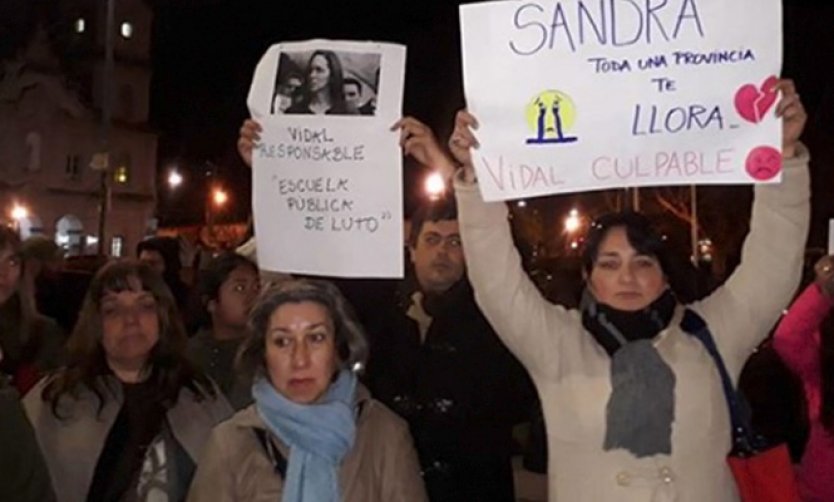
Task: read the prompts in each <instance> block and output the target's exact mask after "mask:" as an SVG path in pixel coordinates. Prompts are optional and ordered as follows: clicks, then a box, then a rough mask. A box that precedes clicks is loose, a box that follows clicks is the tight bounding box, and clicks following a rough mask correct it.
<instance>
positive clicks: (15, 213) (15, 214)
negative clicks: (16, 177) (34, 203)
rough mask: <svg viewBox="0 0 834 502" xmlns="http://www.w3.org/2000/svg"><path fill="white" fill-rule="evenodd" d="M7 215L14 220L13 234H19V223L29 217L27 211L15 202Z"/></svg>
mask: <svg viewBox="0 0 834 502" xmlns="http://www.w3.org/2000/svg"><path fill="white" fill-rule="evenodd" d="M9 214H10V215H11V217H12V220H14V230H15V232H20V223H21V222H22V221H23V220H25V219H26V218H27V217H28V216H29V210H28V209H26V207H24V206H21V205H20V204H18V203H17V202H15V203H14V206H12V210H11V212H10V213H9Z"/></svg>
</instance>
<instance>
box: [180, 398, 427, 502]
mask: <svg viewBox="0 0 834 502" xmlns="http://www.w3.org/2000/svg"><path fill="white" fill-rule="evenodd" d="M357 394H358V396H357V400H358V401H359V403H361V412H360V415H359V418H358V422H357V428H356V442H355V443H354V446H353V448H352V449H351V451H350V452H349V453H348V455H347V456H346V457H345V459H344V460H343V462H342V466H341V469H340V472H339V485H340V490H341V496H342V500H343V501H344V502H412V501H414V502H422V501H425V500H427V498H426V492H425V488H424V487H423V480H422V478H421V477H420V465H419V463H418V461H417V454H416V452H415V450H414V446H413V444H412V441H411V435H410V434H409V432H408V425H407V424H406V423H405V422H404V421H403V420H402V419H401V418H399V417H398V416H396V415H395V414H394V413H393V412H392V411H391V410H389V409H388V408H386V407H385V405H383V404H382V403H380V402H379V401H376V400H374V399H371V398H370V395H369V394H368V391H367V390H365V389H364V388H363V387H361V386H360V387H358V388H357ZM253 429H263V430H266V426H265V425H264V423H263V421H262V420H261V418H260V416H259V415H258V412H257V411H256V409H255V405H252V406H249V407H248V408H244V409H243V410H241V411H239V412H238V413H237V414H236V415H235V416H234V417H232V418H231V419H230V420H227V421H226V422H223V423H222V424H220V425H218V426H217V427H216V428H215V429H214V431H213V432H212V434H211V437H210V438H209V441H208V444H207V445H206V450H205V452H204V454H203V457H202V458H201V459H200V463H199V465H198V467H197V473H196V474H195V475H194V481H193V482H192V484H191V492H190V493H189V494H188V501H189V502H232V501H240V502H242V501H247V502H250V501H251V502H256V501H257V502H276V501H280V500H281V495H282V485H283V482H282V479H281V477H280V476H279V475H278V474H276V473H275V471H274V469H273V466H272V464H271V463H270V460H269V457H267V454H266V453H265V451H264V449H263V446H262V445H261V443H260V442H259V441H258V439H257V437H256V436H255V433H254V432H253ZM273 441H274V442H275V444H276V445H277V446H278V449H279V450H280V451H281V453H282V454H283V455H284V458H286V459H288V460H289V449H288V448H287V446H286V445H283V444H281V443H280V441H279V440H278V439H277V438H274V437H273Z"/></svg>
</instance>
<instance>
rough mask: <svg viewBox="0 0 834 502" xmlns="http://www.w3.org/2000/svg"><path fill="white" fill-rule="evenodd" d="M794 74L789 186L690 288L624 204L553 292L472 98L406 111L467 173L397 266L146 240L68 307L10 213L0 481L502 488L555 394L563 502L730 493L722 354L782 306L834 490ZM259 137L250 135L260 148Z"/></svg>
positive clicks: (188, 492) (79, 492)
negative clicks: (205, 251)
mask: <svg viewBox="0 0 834 502" xmlns="http://www.w3.org/2000/svg"><path fill="white" fill-rule="evenodd" d="M316 65H319V66H322V65H324V66H326V68H325V70H326V73H328V74H333V73H334V72H336V73H338V72H337V71H336V70H338V67H337V66H334V63H333V61H330V60H329V59H328V58H327V55H326V54H324V53H322V54H318V53H317V54H314V55H313V56H312V57H311V58H310V75H309V84H307V85H309V86H311V91H317V92H318V91H321V96H320V98H322V99H319V100H318V101H315V100H312V101H308V100H299V101H297V102H293V103H290V104H289V105H288V107H287V109H290V108H291V107H306V108H307V109H308V110H310V112H312V113H327V111H326V110H325V108H321V106H324V105H327V108H328V109H331V110H332V109H333V107H334V106H336V107H344V106H348V105H347V104H346V103H345V102H344V97H345V93H346V91H345V89H346V87H343V86H342V85H347V84H348V83H347V81H344V82H340V87H339V88H338V90H337V91H334V90H333V89H329V90H328V87H327V85H331V84H323V85H320V86H318V87H316V85H318V84H316V82H318V80H317V78H319V77H321V75H318V74H316V75H314V74H313V72H314V70H315V68H314V67H315V66H316ZM315 71H318V70H315ZM319 73H321V72H319ZM325 77H326V75H325ZM322 78H323V80H322V82H326V81H327V78H324V77H322ZM305 80H307V79H302V78H299V79H298V84H299V85H301V84H302V82H304V81H305ZM337 80H341V75H338V79H337ZM314 87H315V89H314ZM778 90H779V91H780V92H781V100H780V102H779V104H778V106H777V109H776V113H777V115H778V116H780V117H781V118H782V122H783V145H782V152H783V157H784V158H783V163H784V177H783V182H782V183H781V184H776V185H759V186H756V188H755V199H754V204H753V209H752V215H751V220H750V232H749V235H748V236H747V239H746V241H745V243H744V247H743V249H742V259H741V263H740V265H739V266H738V268H737V269H736V270H735V271H734V272H733V274H732V275H731V276H730V278H729V279H728V280H727V281H726V282H725V284H724V285H723V286H721V287H719V288H718V289H716V290H715V291H714V292H713V293H711V294H710V295H709V296H707V297H705V298H703V299H700V300H698V301H695V302H693V303H689V304H683V303H682V302H681V301H679V300H678V297H677V296H676V292H675V284H674V282H673V281H671V280H670V278H671V277H673V276H674V270H673V268H674V267H675V265H674V263H675V260H674V259H673V257H672V256H671V255H670V251H669V250H668V249H667V247H666V243H665V241H664V239H663V238H662V236H661V235H660V234H659V233H658V232H657V230H656V229H655V226H654V224H653V222H652V221H651V219H650V218H648V217H646V216H644V215H641V214H639V213H633V212H624V213H615V214H609V215H605V216H603V217H601V218H599V219H597V220H596V222H595V223H594V225H593V227H592V229H591V230H590V232H589V234H588V236H587V238H586V241H585V244H584V250H583V255H582V268H583V270H582V271H583V277H584V281H585V284H584V290H583V293H582V298H581V300H580V301H579V308H577V309H570V308H566V307H563V306H560V305H557V304H553V303H550V302H549V301H547V300H546V299H545V298H544V297H543V296H542V294H541V293H540V292H539V290H538V289H537V288H536V286H535V285H534V284H533V282H532V281H531V280H530V278H529V277H528V275H527V274H526V273H525V271H524V270H523V268H522V266H521V260H520V257H519V253H518V251H517V249H516V247H515V244H514V243H513V239H512V236H511V230H510V223H509V221H508V217H507V216H508V213H507V207H506V205H505V204H503V203H485V202H484V201H483V200H482V198H481V197H480V194H479V192H478V184H477V176H476V173H475V170H474V167H473V164H472V158H471V151H472V150H473V149H476V148H477V147H478V142H477V119H476V117H474V116H472V115H471V114H469V113H468V112H466V111H465V110H464V111H461V112H459V113H458V115H457V117H456V119H455V129H454V132H453V133H452V135H451V137H450V139H449V142H448V147H444V146H442V145H441V142H440V141H438V139H437V138H436V137H435V135H434V134H433V133H432V131H431V130H430V129H429V128H428V127H427V126H426V125H424V124H423V123H421V122H420V121H418V120H416V119H414V118H411V117H406V118H404V119H402V120H400V121H399V122H398V123H396V124H394V126H393V128H394V129H396V130H399V131H400V135H401V145H402V148H403V152H404V154H405V155H408V156H411V157H413V159H414V160H415V161H416V162H417V163H419V164H422V165H425V166H431V167H432V168H434V169H436V170H438V171H439V172H440V173H442V174H443V175H444V176H445V177H446V179H447V180H449V181H450V182H451V184H452V185H453V186H454V196H453V197H447V198H445V199H442V200H440V201H437V202H432V203H430V204H428V205H426V206H425V207H423V208H420V209H419V210H418V211H417V212H416V213H415V214H414V215H412V218H411V233H410V235H409V238H408V242H407V248H408V256H409V258H410V260H409V261H410V266H409V267H408V269H409V273H408V276H407V277H406V278H405V279H404V280H402V281H397V282H392V283H384V284H376V283H372V282H363V281H333V282H329V281H324V280H320V279H314V278H309V277H308V278H305V277H292V278H290V277H287V278H281V280H278V281H271V282H268V283H267V281H262V280H261V271H259V269H258V266H257V263H256V262H255V261H253V260H251V259H250V258H247V257H246V256H243V255H242V254H238V253H235V252H224V253H221V254H218V255H217V256H215V257H213V258H212V259H211V260H210V261H209V262H208V263H206V264H204V265H203V266H202V267H201V269H200V270H199V272H198V273H197V274H196V278H195V280H194V281H193V283H191V284H187V283H186V281H184V280H183V276H182V274H181V270H180V269H181V265H180V261H179V257H178V248H177V247H176V240H172V239H165V238H153V239H149V240H148V241H144V242H142V243H141V244H140V245H139V246H138V248H137V250H136V255H137V256H136V258H135V259H125V260H116V261H111V262H108V263H106V264H103V266H101V267H100V268H99V269H98V270H97V271H96V272H95V274H94V276H93V277H92V280H91V281H90V282H89V285H88V286H87V287H86V292H85V296H84V299H83V303H82V304H81V305H80V310H79V311H78V315H77V319H74V320H73V321H72V322H69V323H67V322H64V323H62V324H59V323H58V322H56V321H55V320H53V319H51V318H50V317H49V315H48V313H49V307H50V304H51V302H52V303H54V302H55V301H56V300H54V298H55V297H54V296H53V300H48V301H41V302H39V301H38V298H39V295H38V294H37V292H36V291H35V290H36V289H38V281H37V276H38V275H39V274H40V272H41V271H42V270H44V269H47V268H48V263H49V262H50V260H51V259H52V257H54V256H55V254H56V251H57V250H56V249H53V248H49V246H46V247H47V248H48V249H47V250H46V251H44V250H43V249H44V244H43V243H40V244H39V245H38V246H31V247H32V248H33V249H39V250H40V251H38V252H37V253H34V252H29V253H27V251H26V243H24V242H21V240H20V239H19V237H18V235H17V233H16V232H14V231H12V230H11V229H8V228H6V227H0V349H2V352H0V354H1V356H2V360H0V369H2V382H0V384H1V385H2V388H0V406H2V409H1V410H0V438H2V444H3V448H2V453H0V477H2V482H0V500H21V501H28V500H32V501H35V500H37V501H49V500H60V501H64V500H66V501H84V500H87V501H122V500H128V501H133V500H141V501H149V500H162V501H175V500H189V501H236V500H279V499H280V500H284V501H317V502H318V501H331V500H332V501H335V500H345V501H386V502H387V501H423V500H431V501H433V502H436V501H473V502H478V501H496V502H499V501H509V500H514V497H515V490H514V479H513V466H512V457H513V455H515V454H517V453H518V451H519V445H518V440H517V438H516V437H515V435H514V431H517V430H518V428H517V426H518V425H519V424H522V423H525V422H529V421H530V418H531V416H533V415H535V410H536V409H537V407H540V408H541V410H542V412H543V415H544V422H545V425H546V434H543V435H542V436H543V437H546V446H547V452H548V466H547V476H548V493H549V498H550V500H558V501H585V500H593V501H615V500H616V501H623V500H626V501H628V500H634V501H647V500H651V501H680V502H690V501H691V502H695V501H698V502H701V501H705V500H709V501H716V502H724V501H726V502H730V501H736V500H739V495H738V488H737V486H736V482H735V481H734V478H733V475H732V473H731V470H730V468H729V467H728V465H727V463H726V457H727V455H728V453H729V452H730V451H731V449H732V447H733V444H732V437H733V435H732V431H731V418H730V414H729V411H728V404H727V400H726V399H725V389H724V387H723V384H722V379H721V371H720V370H719V361H720V367H726V373H727V374H728V375H729V377H730V379H731V380H732V381H733V382H737V381H738V379H739V375H740V373H741V371H742V368H743V366H744V364H745V361H746V360H747V359H748V357H749V356H750V354H751V353H753V351H754V349H755V348H756V347H757V346H758V345H760V344H761V343H762V341H763V340H765V339H766V338H767V337H768V335H769V333H770V332H771V330H772V329H773V327H774V326H775V325H776V324H777V323H778V328H777V329H776V331H775V335H774V337H773V341H772V343H773V347H774V348H775V350H776V352H777V353H778V354H779V355H780V356H781V357H782V358H783V360H784V361H785V363H786V364H787V366H788V367H789V368H790V369H791V370H792V371H793V372H795V373H796V375H797V376H798V377H799V378H800V379H801V381H802V388H803V389H804V392H805V398H806V402H807V412H808V418H809V423H810V436H809V439H808V442H807V446H806V447H805V448H804V454H803V455H802V457H801V461H800V462H799V463H798V464H797V466H796V469H797V479H798V490H799V492H800V493H801V497H802V500H807V501H826V500H829V501H830V500H834V476H832V474H831V469H832V467H834V322H832V321H831V320H832V319H834V317H832V316H830V315H829V314H830V311H831V307H832V305H834V257H825V258H823V259H822V260H821V261H820V262H819V263H818V264H817V267H816V276H815V277H816V278H815V281H814V282H813V283H812V284H811V285H809V286H808V287H807V289H805V290H804V292H803V293H802V294H801V295H800V296H799V297H798V298H797V299H796V302H795V303H794V305H793V306H791V307H790V309H789V311H788V312H787V315H785V316H784V317H783V318H782V319H781V321H779V318H780V315H781V314H782V312H783V309H785V308H786V307H787V306H788V305H789V304H790V302H791V300H792V298H793V296H794V294H795V293H796V290H797V287H798V285H799V283H800V274H801V272H802V267H803V255H804V244H805V240H806V237H807V235H806V234H807V232H808V222H809V198H810V193H809V174H808V160H809V153H808V152H807V150H806V149H805V148H804V147H803V146H802V144H801V143H800V142H799V136H800V134H801V132H802V130H803V127H804V123H805V117H806V115H805V112H804V110H803V108H802V104H801V102H800V100H799V96H798V94H797V93H796V90H795V89H794V87H793V84H792V83H791V82H790V81H780V82H779V84H778ZM328 92H329V93H330V94H327V93H328ZM337 95H338V96H337ZM334 96H336V98H334ZM325 98H326V99H325ZM282 106H283V105H282ZM314 108H315V109H318V110H319V111H315V110H314ZM299 109H300V108H299ZM322 110H325V111H322ZM260 131H261V126H260V125H259V124H258V123H256V122H255V121H253V120H247V121H245V122H244V124H243V126H242V127H241V130H240V138H239V141H238V149H239V151H240V153H241V156H242V157H243V158H244V160H245V161H246V162H247V163H248V164H249V165H250V166H251V164H252V150H253V148H255V147H256V146H257V143H258V140H259V133H260ZM256 242H257V241H256ZM692 319H695V320H696V323H697V326H699V329H698V331H699V333H697V334H696V333H694V331H693V330H692V329H690V324H691V321H692ZM687 320H689V321H687ZM62 326H63V328H62ZM65 332H67V333H69V334H68V336H66V335H65ZM704 336H706V337H707V339H709V340H712V344H713V345H714V350H712V351H711V349H710V346H709V345H708V344H707V343H705V342H703V341H702V340H703V337H704Z"/></svg>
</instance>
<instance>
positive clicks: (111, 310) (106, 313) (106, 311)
mask: <svg viewBox="0 0 834 502" xmlns="http://www.w3.org/2000/svg"><path fill="white" fill-rule="evenodd" d="M118 312H119V309H117V308H116V307H113V306H106V307H102V308H101V316H102V317H113V316H115V315H116V314H117V313H118Z"/></svg>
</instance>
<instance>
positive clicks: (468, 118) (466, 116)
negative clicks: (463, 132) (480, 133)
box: [455, 109, 478, 130]
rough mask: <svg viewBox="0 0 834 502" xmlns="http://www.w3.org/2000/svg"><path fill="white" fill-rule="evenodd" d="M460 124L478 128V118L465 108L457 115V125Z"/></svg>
mask: <svg viewBox="0 0 834 502" xmlns="http://www.w3.org/2000/svg"><path fill="white" fill-rule="evenodd" d="M458 125H461V126H468V127H471V128H472V129H475V130H477V129H478V120H477V119H476V118H475V116H474V115H472V114H471V113H469V112H468V111H466V110H465V109H463V110H459V111H458V113H457V115H455V127H457V126H458Z"/></svg>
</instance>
